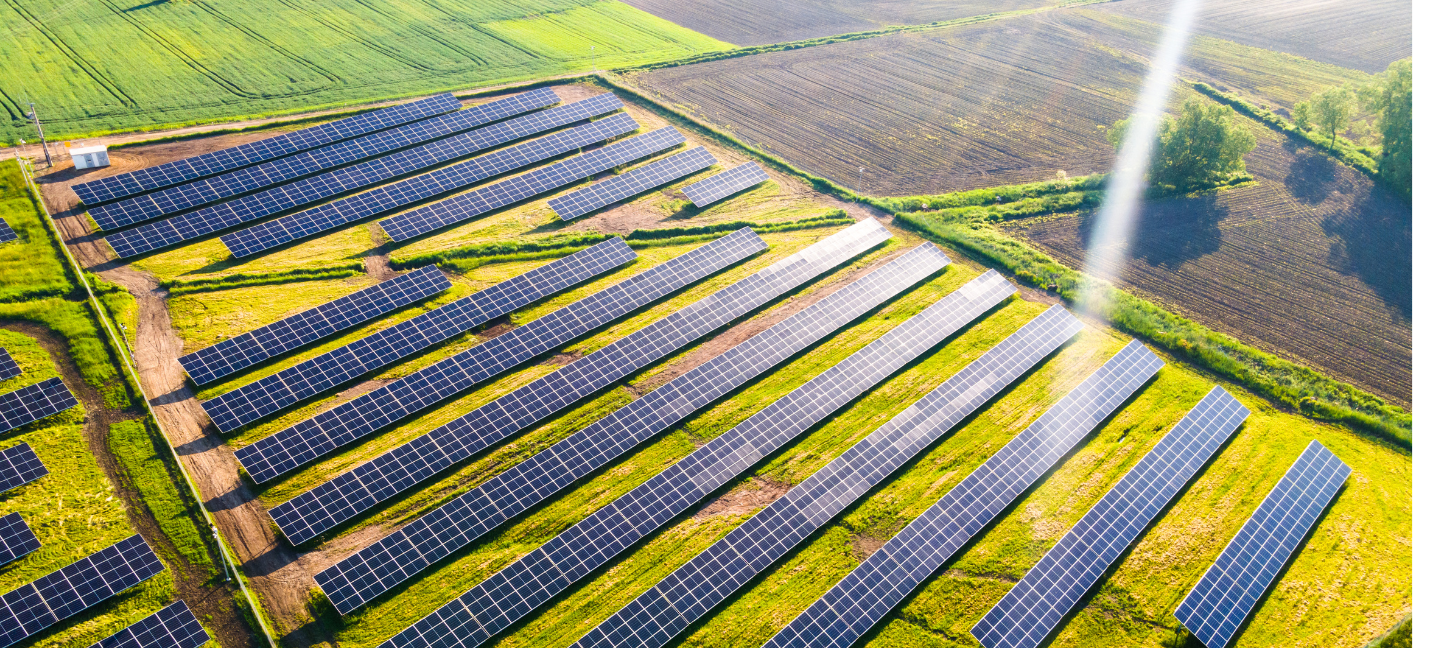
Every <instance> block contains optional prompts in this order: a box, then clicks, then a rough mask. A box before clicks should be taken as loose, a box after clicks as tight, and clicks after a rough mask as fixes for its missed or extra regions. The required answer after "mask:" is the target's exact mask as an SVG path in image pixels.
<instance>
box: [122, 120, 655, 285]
mask: <svg viewBox="0 0 1440 648" xmlns="http://www.w3.org/2000/svg"><path fill="white" fill-rule="evenodd" d="M611 100H612V101H614V103H615V104H618V103H619V100H616V99H614V98H613V97H611ZM587 101H590V100H587ZM582 103H583V102H582ZM574 105H575V106H578V105H579V104H574ZM606 106H607V102H606V101H605V100H604V98H603V97H596V98H595V100H594V101H593V102H592V103H589V104H587V105H586V106H582V107H580V108H578V109H576V110H569V108H570V107H569V106H566V107H561V108H556V109H555V110H556V111H568V112H566V113H565V114H575V113H577V112H578V113H583V112H585V111H589V110H601V109H603V108H605V107H606ZM547 115H549V117H556V115H555V114H553V113H552V112H551V111H545V112H543V113H538V114H535V115H529V116H526V117H521V118H519V120H518V121H524V122H525V124H522V125H528V126H529V127H531V130H534V131H535V132H539V131H541V130H549V128H553V127H555V126H561V125H564V124H563V123H561V124H555V125H554V126H547V122H548V120H547V119H546V116H547ZM512 121H517V120H512ZM570 121H577V120H574V119H572V120H570ZM627 123H633V120H630V119H629V118H628V117H626V118H625V119H622V120H618V121H617V122H615V123H609V124H606V125H597V124H584V125H582V126H579V127H576V128H574V129H571V130H568V131H563V132H560V133H555V134H552V135H549V136H546V137H542V138H539V139H537V140H535V141H530V142H524V143H521V144H519V145H517V146H513V147H510V148H506V149H502V150H499V151H495V152H493V153H490V154H488V155H483V156H480V157H479V158H476V159H474V160H469V161H467V162H463V163H461V164H457V165H453V166H450V167H446V168H442V169H438V170H436V171H433V172H431V173H429V174H425V175H422V176H419V177H415V178H408V179H406V180H402V181H400V182H397V183H394V184H391V185H388V186H383V187H378V188H376V189H374V190H373V191H369V192H366V193H363V194H360V195H358V196H351V197H349V198H345V199H343V200H340V201H335V202H331V203H327V204H322V205H319V206H317V207H315V208H312V209H310V210H306V211H303V212H301V213H299V214H294V215H292V216H288V217H286V219H282V220H283V222H284V223H286V224H288V223H292V222H294V221H296V220H297V219H298V220H301V221H302V222H314V221H315V220H316V218H315V217H316V216H317V215H322V216H324V215H328V216H330V217H331V221H332V222H330V223H329V224H328V225H327V228H332V227H335V226H338V225H340V224H343V223H348V222H353V221H354V220H359V219H360V218H363V217H365V216H368V215H370V214H357V213H352V212H350V211H349V210H348V209H346V208H350V207H354V206H355V205H356V204H360V205H370V204H372V203H374V202H376V196H375V195H372V194H378V196H379V197H380V201H379V202H382V203H384V202H386V199H388V200H389V202H394V201H395V200H400V201H401V202H400V204H406V203H407V202H408V203H414V202H419V201H420V200H422V198H423V197H424V196H421V195H419V194H418V193H417V191H416V189H417V188H420V189H424V190H428V191H430V192H432V193H434V192H437V189H438V186H440V185H445V184H446V183H450V184H453V185H454V187H452V188H456V187H459V186H464V184H474V183H477V182H481V181H482V180H484V179H486V178H489V177H493V176H496V175H500V174H502V173H506V172H508V171H510V170H513V169H516V168H519V167H522V166H525V165H528V164H531V163H534V162H538V161H541V160H545V159H547V158H551V157H555V156H557V155H563V154H565V153H568V152H570V151H571V150H574V149H575V148H578V147H579V146H582V145H587V144H593V143H595V142H600V141H604V140H605V139H607V138H609V137H613V136H616V135H619V134H623V133H626V132H629V131H630V130H634V128H631V129H628V130H617V128H618V127H621V126H624V125H625V124H627ZM542 127H543V128H542ZM636 127H637V128H638V125H636ZM514 132H515V129H514V128H512V125H511V123H510V122H502V123H500V124H496V125H495V126H490V127H486V128H482V129H479V130H477V131H473V132H469V133H464V134H461V135H457V136H455V137H452V138H449V139H446V140H442V141H439V142H434V143H432V144H427V145H425V146H419V147H416V148H414V149H410V150H408V151H402V152H400V153H396V154H394V155H390V156H386V157H383V158H380V159H378V160H372V161H370V162H365V163H363V164H357V165H355V166H352V167H346V168H344V169H339V170H337V171H333V172H330V173H326V174H321V175H318V176H315V177H311V178H306V179H305V180H301V181H299V182H295V183H291V184H288V185H282V186H279V187H275V188H273V189H268V190H265V191H262V192H260V193H256V194H251V195H249V196H245V197H242V198H238V199H236V200H232V201H230V202H225V203H220V204H218V205H212V206H209V207H206V208H204V209H199V210H196V211H194V212H191V213H188V214H183V215H180V216H175V217H173V218H169V219H166V220H163V221H159V222H155V223H150V224H148V225H143V226H141V227H138V228H135V229H132V230H129V231H125V232H119V233H117V234H112V235H110V236H108V237H106V239H105V240H106V241H107V242H109V243H110V245H111V247H113V248H115V250H116V253H117V254H120V255H123V256H125V257H130V256H135V255H137V254H143V253H145V252H149V251H152V250H156V249H159V248H162V247H166V246H169V245H174V244H176V243H179V242H182V241H188V240H193V239H196V238H200V237H203V236H207V235H209V234H212V233H214V232H218V231H220V230H224V229H227V228H230V227H235V226H238V225H242V224H244V223H249V222H251V221H255V220H259V219H261V218H264V217H266V216H271V215H274V214H278V213H281V212H284V211H287V210H289V209H291V208H295V207H301V206H304V205H307V204H311V203H317V202H322V201H324V200H327V199H329V198H332V197H334V196H337V195H340V194H342V193H345V192H347V191H349V190H351V189H358V188H361V187H364V186H367V185H373V184H380V183H383V182H386V181H389V180H392V179H394V178H396V177H399V176H401V175H404V174H407V173H410V172H412V171H418V170H421V169H424V168H427V167H430V166H434V165H437V164H443V163H445V162H449V161H452V160H454V159H458V158H461V157H464V156H466V155H469V154H471V153H474V152H477V151H480V150H484V149H486V148H491V147H492V146H495V145H498V144H501V143H504V142H506V141H511V140H510V139H506V138H508V137H509V135H511V134H513V133H514ZM520 132H524V131H520ZM437 180H438V181H439V182H438V185H437ZM447 190H448V189H447ZM362 197H364V198H362ZM376 213H378V212H376ZM336 215H339V216H341V218H339V219H335V218H334V216H336ZM267 225H268V224H267ZM301 229H302V230H304V234H303V235H309V234H314V233H316V232H318V231H319V230H312V229H306V228H301ZM222 240H223V239H222ZM274 245H275V244H272V245H271V247H273V246H274Z"/></svg>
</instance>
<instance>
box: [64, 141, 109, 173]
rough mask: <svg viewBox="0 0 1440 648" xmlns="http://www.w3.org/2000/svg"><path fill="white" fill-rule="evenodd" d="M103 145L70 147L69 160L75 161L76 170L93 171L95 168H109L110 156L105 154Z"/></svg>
mask: <svg viewBox="0 0 1440 648" xmlns="http://www.w3.org/2000/svg"><path fill="white" fill-rule="evenodd" d="M106 148H108V147H106V146H105V145H104V144H100V145H96V146H72V147H70V148H69V149H68V150H69V151H70V159H71V160H74V161H75V168H77V169H93V168H95V167H103V166H110V154H109V153H107V152H106Z"/></svg>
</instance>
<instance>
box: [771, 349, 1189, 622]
mask: <svg viewBox="0 0 1440 648" xmlns="http://www.w3.org/2000/svg"><path fill="white" fill-rule="evenodd" d="M1163 365H1164V362H1162V361H1161V360H1160V359H1159V358H1157V357H1155V354H1153V353H1151V352H1150V350H1149V349H1147V348H1145V345H1143V344H1140V343H1139V342H1135V341H1131V342H1130V344H1128V345H1126V346H1125V348H1124V349H1121V350H1120V353H1118V354H1116V355H1115V357H1113V358H1110V360H1108V361H1107V362H1106V363H1105V364H1104V365H1103V366H1101V367H1100V368H1099V369H1098V370H1096V371H1095V373H1093V374H1091V375H1090V377H1088V378H1086V379H1085V381H1084V382H1082V383H1080V385H1079V386H1077V387H1076V388H1075V389H1073V390H1071V391H1070V393H1068V394H1066V395H1065V397H1064V398H1062V399H1060V401H1059V402H1057V403H1055V405H1054V406H1052V407H1051V408H1050V409H1049V410H1047V411H1046V412H1045V413H1044V414H1043V415H1041V416H1040V418H1038V419H1036V420H1035V422H1034V423H1031V424H1030V426H1029V427H1027V428H1025V430H1024V431H1023V432H1021V433H1020V434H1018V435H1016V437H1015V438H1014V439H1011V440H1010V442H1009V443H1007V444H1005V446H1004V447H1003V448H1001V449H1000V451H999V452H996V453H995V454H994V455H993V456H991V457H990V458H989V459H988V460H986V461H985V463H984V464H981V466H980V467H979V468H976V469H975V472H972V473H970V475H969V476H967V477H966V478H965V479H964V481H961V482H960V483H959V484H958V485H956V486H955V488H953V489H951V490H950V492H949V493H947V494H945V496H944V497H941V498H940V501H939V502H936V503H935V505H934V506H931V507H930V508H929V509H927V510H926V511H925V512H924V513H921V514H920V516H919V517H917V518H916V519H915V521H913V522H911V523H910V524H909V525H907V526H906V527H905V528H904V529H902V530H901V531H900V533H898V534H896V535H895V537H894V538H892V539H891V540H890V541H889V542H886V543H885V546H883V547H881V548H880V550H879V551H877V552H875V553H874V554H872V555H871V556H870V557H869V558H867V559H866V560H865V562H863V563H861V564H860V566H859V567H858V568H856V569H855V571H853V572H850V574H848V575H846V576H845V578H844V579H843V580H841V581H840V582H839V583H837V584H836V585H835V586H834V587H832V588H830V590H829V591H828V592H826V593H825V595H824V596H823V597H821V598H820V600H819V601H816V602H815V603H814V604H813V605H811V606H810V607H809V608H808V609H806V610H805V611H804V612H803V613H801V614H800V616H799V617H797V618H796V619H795V620H793V621H791V622H790V623H789V625H787V626H785V628H783V629H781V630H780V632H779V633H778V634H776V635H775V636H774V637H773V638H771V639H770V642H769V643H768V644H766V646H767V648H802V647H811V646H814V647H819V646H827V647H829V646H834V647H837V648H839V647H843V646H849V645H852V644H854V643H855V642H856V641H857V640H859V638H860V637H861V636H864V634H865V633H866V632H869V631H870V629H871V628H873V627H874V626H875V625H876V624H877V623H879V622H880V620H881V619H883V618H884V617H885V616H886V614H888V613H889V612H890V611H891V610H893V609H895V606H897V605H899V603H900V601H902V600H904V599H905V597H906V596H909V594H910V593H911V592H912V591H914V590H915V589H916V588H917V587H919V586H920V584H921V583H923V582H925V580H926V579H928V578H929V577H930V576H931V575H932V574H934V573H935V572H936V571H938V570H940V568H941V567H942V566H944V565H945V563H946V562H947V561H949V560H950V558H951V557H952V556H954V555H955V553H956V552H957V551H959V550H960V548H961V547H962V546H964V545H965V543H966V542H969V541H970V539H971V538H973V537H975V535H976V534H978V533H979V532H980V531H981V530H982V529H984V528H985V527H986V526H987V525H989V524H990V522H991V521H992V520H994V519H995V516H997V515H999V514H1000V512H1001V511H1003V510H1005V509H1006V508H1007V507H1009V506H1010V505H1011V503H1012V502H1014V501H1015V499H1016V498H1018V497H1019V496H1020V494H1021V493H1024V492H1025V491H1026V489H1028V488H1030V487H1031V486H1033V485H1034V484H1035V483H1036V482H1037V481H1039V479H1040V477H1041V476H1043V475H1044V474H1045V473H1046V472H1048V471H1049V470H1050V469H1051V468H1052V467H1054V465H1055V463H1056V462H1057V461H1059V460H1060V458H1061V457H1063V456H1065V455H1066V454H1067V453H1069V452H1070V451H1071V450H1072V449H1073V448H1074V447H1075V446H1076V445H1077V444H1078V443H1079V442H1080V441H1081V440H1083V439H1084V438H1085V436H1086V435H1087V434H1089V433H1090V431H1091V430H1093V429H1094V428H1095V427H1096V426H1097V425H1100V423H1101V422H1103V421H1104V420H1105V419H1106V418H1107V417H1109V416H1110V415H1111V414H1113V413H1114V412H1115V411H1116V410H1118V409H1119V408H1120V406H1121V405H1123V404H1124V403H1125V401H1126V399H1128V398H1130V396H1131V395H1133V394H1134V393H1135V392H1136V391H1138V390H1139V389H1140V387H1141V386H1142V385H1144V384H1145V383H1146V382H1147V381H1148V380H1150V378H1151V377H1152V376H1154V375H1155V374H1156V372H1158V371H1159V370H1160V367H1161V366H1163Z"/></svg>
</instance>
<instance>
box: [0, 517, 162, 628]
mask: <svg viewBox="0 0 1440 648" xmlns="http://www.w3.org/2000/svg"><path fill="white" fill-rule="evenodd" d="M162 571H165V566H164V565H162V564H160V560H159V559H158V558H156V557H155V553H154V552H152V551H150V546H149V545H147V544H145V540H144V539H143V538H141V537H140V536H138V535H133V536H130V537H129V538H127V539H125V540H122V541H120V542H118V543H116V544H113V545H110V546H109V547H106V548H104V549H101V550H100V551H97V552H95V553H93V554H90V555H89V556H86V557H84V558H81V559H80V560H78V561H76V562H74V563H71V564H70V565H68V566H66V567H64V568H62V569H60V570H59V571H54V572H50V573H49V574H46V575H44V576H41V577H40V578H39V579H37V580H35V581H34V582H31V583H26V584H24V585H21V586H20V588H19V589H15V590H11V591H10V592H8V593H6V594H4V595H3V596H0V647H3V646H9V645H11V644H14V643H16V642H18V641H20V640H22V639H24V638H26V637H29V636H31V635H34V634H36V633H38V632H40V631H42V630H44V629H46V628H48V627H50V626H52V625H55V624H56V623H59V622H60V621H61V620H64V619H66V618H68V617H71V616H74V615H75V614H78V613H80V612H82V611H84V610H85V609H86V608H89V607H91V606H94V605H97V604H99V603H101V602H102V601H104V600H106V599H108V598H110V597H112V596H114V595H116V594H119V593H120V592H122V591H124V590H126V589H129V588H131V587H134V586H136V585H139V584H140V583H142V582H144V581H145V580H146V579H148V578H150V577H151V576H154V575H156V574H158V573H160V572H162Z"/></svg>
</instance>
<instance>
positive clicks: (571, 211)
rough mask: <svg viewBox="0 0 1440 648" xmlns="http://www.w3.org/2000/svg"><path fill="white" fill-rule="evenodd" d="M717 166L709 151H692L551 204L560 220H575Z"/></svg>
mask: <svg viewBox="0 0 1440 648" xmlns="http://www.w3.org/2000/svg"><path fill="white" fill-rule="evenodd" d="M715 163H716V159H715V156H714V155H711V154H710V151H707V150H705V149H704V148H703V147H701V148H693V149H689V150H685V151H681V152H679V153H676V154H675V155H672V156H670V157H667V158H663V159H660V160H656V161H654V162H651V163H649V164H646V165H645V166H642V167H640V168H637V169H633V170H630V171H626V172H625V173H623V174H621V175H619V176H616V177H614V178H610V179H608V180H604V181H602V182H598V183H596V184H593V185H590V186H588V187H585V188H584V189H580V190H578V191H572V192H570V193H568V194H565V195H563V196H560V197H559V198H556V199H554V200H551V201H550V202H549V203H548V204H549V205H550V208H551V209H553V210H555V213H556V214H559V215H560V218H563V219H565V220H572V219H575V218H579V217H581V216H583V215H585V214H588V213H590V212H593V211H595V210H597V209H600V208H601V207H605V206H607V205H613V204H615V203H617V202H620V201H622V200H625V199H627V198H630V197H632V196H636V195H639V194H641V193H644V192H646V191H649V190H651V189H654V188H655V187H658V186H660V185H662V184H665V183H667V182H670V181H671V180H675V179H677V178H681V177H684V176H687V175H690V174H692V173H695V172H697V171H700V170H701V169H704V168H706V167H708V166H711V165H713V164H715Z"/></svg>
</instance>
